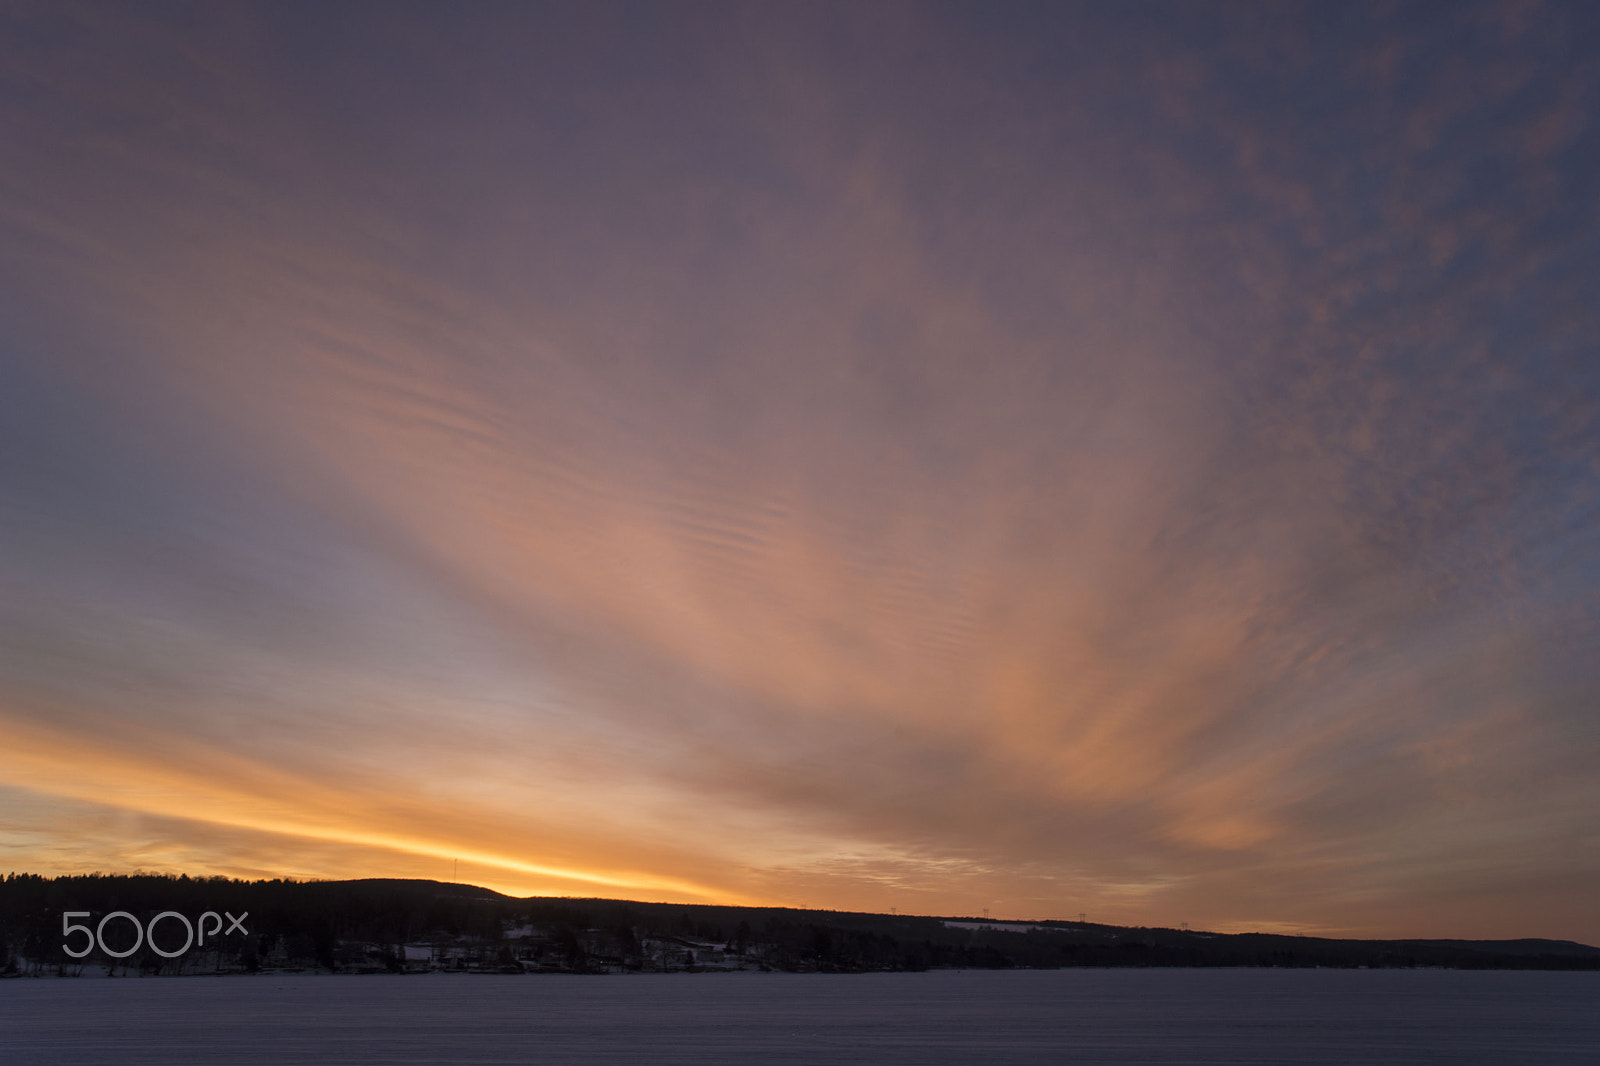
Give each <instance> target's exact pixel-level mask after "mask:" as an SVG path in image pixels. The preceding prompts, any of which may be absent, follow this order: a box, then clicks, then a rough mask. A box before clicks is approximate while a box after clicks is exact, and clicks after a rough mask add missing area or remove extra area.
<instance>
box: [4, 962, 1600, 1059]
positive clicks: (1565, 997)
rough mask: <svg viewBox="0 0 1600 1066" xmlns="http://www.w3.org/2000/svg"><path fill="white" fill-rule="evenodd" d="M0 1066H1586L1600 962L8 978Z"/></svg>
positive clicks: (1595, 1026) (1596, 1035)
mask: <svg viewBox="0 0 1600 1066" xmlns="http://www.w3.org/2000/svg"><path fill="white" fill-rule="evenodd" d="M0 1062H4V1063H6V1064H8V1066H22V1064H34V1063H94V1064H102V1063H206V1064H232V1063H273V1064H281V1063H307V1062H318V1063H321V1062H326V1063H523V1062H527V1063H589V1062H623V1063H649V1064H651V1066H673V1064H680V1063H694V1064H695V1066H704V1064H706V1063H710V1062H763V1063H796V1062H826V1063H832V1062H863V1063H867V1062H870V1063H1039V1062H1045V1063H1353V1062H1360V1063H1452V1064H1462V1063H1497V1064H1498V1063H1506V1064H1510V1063H1516V1064H1519V1066H1520V1064H1527V1063H1541V1064H1543V1063H1589V1064H1593V1063H1597V1062H1600V972H1589V973H1550V972H1530V971H1516V972H1505V971H1501V972H1462V971H1453V970H1048V971H1023V972H1018V971H972V970H968V971H934V972H931V973H921V974H856V975H826V974H781V973H769V974H762V973H726V974H671V975H637V976H634V975H629V976H612V977H564V976H526V977H499V976H475V975H446V974H429V975H425V976H408V977H378V976H371V977H336V976H312V975H282V976H274V975H263V976H257V977H190V978H182V977H168V978H148V979H139V978H115V979H110V978H105V977H99V978H91V977H82V978H78V979H76V980H72V979H38V980H29V979H19V980H10V981H0Z"/></svg>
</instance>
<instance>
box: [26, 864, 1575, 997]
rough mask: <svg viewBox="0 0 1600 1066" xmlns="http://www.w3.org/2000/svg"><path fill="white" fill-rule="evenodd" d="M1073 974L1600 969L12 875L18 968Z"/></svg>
mask: <svg viewBox="0 0 1600 1066" xmlns="http://www.w3.org/2000/svg"><path fill="white" fill-rule="evenodd" d="M1067 966H1290V967H1311V966H1332V967H1362V966H1366V967H1411V966H1438V967H1451V968H1459V969H1563V970H1576V969H1582V970H1594V969H1600V949H1596V948H1593V947H1589V946H1587V945H1583V944H1577V943H1573V942H1571V941H1563V940H1537V939H1524V940H1502V941H1482V940H1331V939H1324V938H1320V937H1308V936H1306V937H1303V936H1283V935H1274V934H1268V933H1234V934H1225V933H1208V932H1202V931H1191V930H1183V929H1160V928H1154V929H1148V928H1143V927H1135V928H1130V927H1124V926H1112V925H1099V924H1095V923H1092V922H1068V921H1040V922H1028V923H1023V922H1000V921H987V920H985V919H982V918H973V917H961V916H953V917H947V918H938V917H921V916H910V915H890V914H863V913H852V912H841V911H825V910H796V909H792V908H784V907H723V906H702V905H686V904H674V903H641V902H635V901H628V900H607V899H568V898H548V897H530V898H527V899H517V898H514V897H511V896H505V895H502V894H500V893H498V892H494V891H491V890H489V889H485V888H478V887H475V886H472V885H459V884H445V883H440V882H437V881H402V880H380V879H373V880H360V881H285V880H277V881H235V880H228V879H225V878H189V877H169V876H153V875H134V876H102V875H90V876H82V877H58V878H46V877H40V876H37V875H30V874H13V875H11V876H9V877H7V878H5V880H4V881H0V975H8V976H17V975H46V974H59V975H100V974H108V973H109V974H112V975H122V974H150V975H154V974H201V973H219V972H221V973H259V972H284V971H321V972H348V973H415V972H428V971H439V970H444V971H464V972H480V973H482V972H498V973H628V972H651V973H659V972H663V971H691V972H705V971H711V970H736V969H744V970H786V971H822V972H838V973H847V972H848V973H854V972H864V971H873V970H926V969H931V968H953V967H961V968H994V969H1001V968H1012V967H1021V968H1058V967H1067Z"/></svg>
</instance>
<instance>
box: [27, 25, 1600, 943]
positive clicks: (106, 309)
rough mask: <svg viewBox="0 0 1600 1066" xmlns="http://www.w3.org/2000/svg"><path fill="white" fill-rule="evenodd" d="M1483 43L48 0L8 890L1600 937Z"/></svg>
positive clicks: (1581, 382)
mask: <svg viewBox="0 0 1600 1066" xmlns="http://www.w3.org/2000/svg"><path fill="white" fill-rule="evenodd" d="M357 10H359V12H360V13H359V14H356V13H355V12H356V11H357ZM1499 13H1500V9H1499V8H1498V7H1495V6H1492V5H1488V6H1481V7H1479V6H1469V7H1468V8H1464V9H1462V10H1461V11H1460V12H1431V13H1423V12H1412V13H1409V14H1405V13H1402V14H1401V15H1399V16H1397V17H1396V18H1395V19H1389V20H1387V21H1386V20H1385V18H1383V17H1379V16H1378V15H1375V14H1372V13H1370V12H1369V13H1359V14H1357V13H1348V14H1338V13H1335V12H1332V11H1320V10H1310V9H1306V10H1302V9H1295V10H1294V11H1292V12H1288V11H1286V12H1284V13H1280V14H1279V15H1276V16H1274V17H1273V18H1271V19H1261V20H1258V19H1256V18H1255V17H1254V15H1252V17H1251V18H1250V19H1249V20H1245V19H1242V18H1240V17H1238V13H1237V12H1231V11H1228V10H1220V11H1219V10H1207V11H1204V12H1198V11H1195V12H1190V11H1182V10H1181V9H1180V11H1179V12H1176V13H1175V16H1174V19H1175V21H1174V24H1173V26H1171V27H1169V28H1164V29H1163V28H1154V27H1150V26H1143V25H1135V24H1134V23H1135V22H1137V20H1136V19H1134V17H1133V16H1132V15H1131V14H1127V15H1116V14H1113V13H1098V14H1096V13H1091V12H1061V13H1055V14H1047V13H1041V14H1037V15H1029V16H1027V17H1026V19H1024V21H1027V20H1028V19H1037V20H1038V21H1037V22H1036V23H1030V24H1029V25H1027V26H1019V25H1011V24H1008V23H1007V22H1006V18H1009V17H1015V18H1019V19H1021V18H1023V16H1021V15H1020V14H1015V13H1014V15H1013V16H1004V17H1003V16H1001V15H994V16H988V15H984V14H980V13H979V12H977V11H976V10H975V9H974V10H972V11H954V12H947V13H943V14H936V13H934V12H933V11H931V10H924V9H908V10H905V11H898V12H892V13H880V14H878V15H859V14H849V13H845V12H842V11H826V12H811V13H807V14H803V15H795V16H792V17H791V23H790V24H785V25H783V26H778V25H777V24H775V23H772V22H769V21H768V17H769V16H768V15H760V14H758V13H756V12H754V11H753V9H752V10H745V11H743V12H741V13H739V14H738V15H737V17H729V18H727V19H720V18H712V17H709V16H706V17H696V18H693V19H688V18H685V19H683V20H680V21H675V22H674V23H673V24H672V25H663V26H659V27H656V28H655V29H653V30H650V31H649V32H645V31H644V30H643V29H640V28H639V27H632V26H630V25H629V19H627V18H623V17H622V16H621V15H620V14H619V13H617V12H599V13H596V14H593V15H584V16H579V15H576V14H571V13H569V14H566V15H559V16H557V15H552V16H549V18H548V19H546V18H545V16H537V17H536V16H535V15H533V14H531V13H500V14H497V15H495V16H493V17H490V15H489V14H487V13H479V14H478V15H473V16H463V17H461V18H459V19H449V20H444V19H429V20H421V19H413V18H410V17H401V16H399V15H396V14H393V13H386V12H384V11H383V10H382V9H372V10H367V9H355V8H352V9H350V10H348V11H346V12H345V13H344V14H328V15H323V16H316V17H315V18H312V17H311V16H309V15H307V14H305V13H303V12H299V11H292V10H289V9H272V8H264V9H259V10H257V9H248V8H245V9H237V10H233V11H231V12H230V13H217V12H213V13H210V14H205V15H203V16H200V17H198V19H197V21H195V22H194V24H192V25H188V26H185V27H179V26H176V25H167V24H165V23H163V22H162V21H161V20H160V19H157V18H155V17H153V16H150V15H147V14H142V13H134V12H124V11H122V10H120V9H115V8H107V7H99V6H88V7H83V8H73V7H58V8H52V9H51V10H50V11H48V12H45V11H41V12H36V13H32V14H25V15H13V16H11V18H12V28H13V30H14V31H15V32H14V34H13V35H12V37H11V40H12V41H13V43H12V44H10V45H8V46H7V52H6V56H5V57H6V62H5V64H4V69H5V70H6V71H7V74H6V76H5V77H6V80H5V83H4V86H3V89H0V122H3V127H0V129H3V135H4V138H5V141H6V144H7V153H8V157H9V158H11V159H14V160H16V161H17V163H16V165H9V166H8V167H7V168H6V169H5V172H4V174H0V191H3V194H4V196H3V203H4V204H5V206H4V207H3V208H0V232H3V233H4V234H5V242H4V247H5V248H6V251H4V252H3V253H0V271H3V272H4V276H5V277H6V278H7V279H8V285H9V287H10V288H11V290H12V291H13V292H14V293H20V294H26V295H25V296H12V297H8V298H7V303H6V322H7V325H6V327H5V332H4V334H3V339H4V343H5V352H4V355H3V356H0V359H3V362H0V374H4V375H5V377H4V382H3V383H0V384H4V385H6V386H8V387H6V388H4V389H0V393H3V395H0V416H3V418H4V423H3V425H4V430H5V433H6V436H5V438H4V441H3V443H0V474H3V475H4V481H3V482H0V520H3V522H4V529H5V532H6V536H5V538H4V540H3V542H0V563H3V564H4V567H5V570H4V572H5V574H6V579H5V580H6V584H5V590H6V596H5V599H4V603H3V604H0V624H3V626H4V629H3V636H0V653H3V661H0V667H3V669H0V708H3V710H0V729H3V730H4V731H5V735H6V739H7V744H6V745H5V748H4V752H5V754H4V757H3V758H0V787H4V788H6V789H7V790H8V791H7V792H6V795H7V796H8V797H12V799H10V800H8V801H7V804H6V808H5V809H6V811H7V812H8V813H6V814H5V815H4V816H0V835H3V837H0V839H3V840H4V841H5V843H6V847H7V852H6V855H7V856H8V861H9V862H11V863H12V864H13V865H16V866H18V867H19V868H20V867H25V866H29V865H34V866H44V867H49V868H52V869H68V868H81V867H83V866H96V865H100V866H111V865H119V864H120V865H139V864H144V865H149V866H156V867H163V866H164V867H170V868H178V867H184V868H189V869H191V870H195V871H197V872H198V871H201V870H204V869H215V870H221V871H225V872H253V871H283V872H291V873H298V874H305V875H334V874H355V873H358V872H385V871H393V872H405V873H407V874H414V875H418V876H423V875H439V874H440V873H442V872H443V866H442V865H441V864H442V863H444V862H445V861H446V860H448V859H460V860H461V861H462V863H463V876H465V874H466V865H467V864H469V863H470V864H472V865H473V868H474V870H475V871H476V872H475V874H474V878H475V879H478V880H483V881H484V882H485V883H490V884H493V885H496V886H497V887H505V888H509V889H513V890H525V891H534V890H538V891H552V892H570V893H573V894H587V893H604V894H640V895H648V896H652V897H656V898H661V897H669V896H670V897H673V898H689V897H694V898H703V899H709V898H720V899H741V900H755V899H777V900H784V901H787V902H810V903H812V904H814V905H828V906H859V907H874V908H887V907H889V906H900V907H902V908H903V909H913V908H916V909H925V910H943V911H967V912H976V910H977V909H978V908H979V907H982V906H989V905H991V904H993V905H994V906H995V907H996V909H997V912H999V911H1006V910H1008V909H1009V910H1010V911H1014V912H1015V913H1016V914H1018V915H1023V914H1033V915H1046V914H1056V915H1062V914H1076V913H1078V912H1079V911H1089V912H1092V913H1095V914H1096V915H1098V916H1100V917H1103V918H1106V919H1107V920H1117V919H1120V920H1127V921H1144V922H1175V921H1178V920H1189V921H1192V922H1202V921H1206V922H1211V923H1214V924H1220V923H1233V924H1235V925H1238V926H1240V927H1244V926H1246V925H1248V926H1249V927H1252V928H1253V927H1260V928H1267V927H1269V926H1270V927H1275V928H1276V927H1283V928H1291V927H1292V928H1301V929H1307V930H1311V929H1333V928H1339V929H1351V930H1363V931H1369V932H1391V933H1401V932H1405V933H1418V934H1421V933H1428V932H1437V933H1441V934H1443V933H1450V932H1461V933H1482V934H1489V933H1508V934H1509V933H1513V932H1515V933H1519V934H1527V933H1551V934H1558V935H1581V936H1587V937H1588V938H1589V939H1591V940H1593V939H1594V938H1595V937H1596V936H1600V933H1596V932H1594V930H1593V926H1592V919H1591V918H1585V917H1584V916H1583V914H1582V908H1581V906H1580V905H1579V902H1578V900H1579V899H1580V897H1581V895H1582V893H1581V892H1579V891H1578V888H1577V886H1579V885H1581V884H1582V883H1583V882H1584V881H1585V879H1591V878H1592V876H1593V874H1594V873H1595V872H1596V871H1595V870H1594V868H1593V862H1592V860H1591V859H1589V858H1587V857H1586V856H1588V855H1590V854H1592V849H1587V850H1586V848H1585V845H1584V841H1587V840H1590V839H1591V838H1592V836H1593V833H1594V827H1595V822H1594V814H1593V812H1594V811H1596V810H1600V802H1596V801H1597V800H1600V795H1596V791H1597V787H1600V786H1597V785H1596V784H1595V782H1594V779H1593V775H1592V774H1590V773H1588V771H1587V770H1586V767H1587V766H1588V765H1589V764H1590V762H1592V759H1593V756H1594V755H1595V754H1596V752H1595V743H1594V735H1593V731H1592V729H1590V728H1589V727H1588V726H1587V724H1586V722H1587V718H1588V717H1589V709H1588V706H1587V704H1586V702H1585V700H1586V699H1587V695H1586V694H1587V693H1588V692H1589V691H1590V690H1591V689H1592V681H1593V670H1594V667H1593V665H1592V663H1591V662H1590V661H1589V658H1590V657H1589V656H1588V655H1587V651H1588V650H1589V649H1590V648H1592V644H1593V637H1594V635H1595V622H1596V617H1597V615H1596V610H1595V606H1596V598H1595V580H1596V577H1597V575H1600V568H1597V567H1596V565H1595V560H1596V559H1597V558H1600V554H1597V551H1596V549H1597V545H1596V542H1595V536H1594V534H1593V533H1592V530H1593V529H1594V528H1596V527H1595V526H1594V524H1593V522H1592V519H1593V517H1594V512H1595V509H1596V505H1597V500H1600V497H1597V496H1596V494H1595V492H1594V489H1593V486H1594V484H1595V477H1596V475H1597V474H1600V434H1597V433H1596V432H1595V426H1596V421H1595V420H1596V417H1597V414H1600V399H1597V396H1600V392H1597V387H1600V380H1597V378H1596V375H1595V371H1594V370H1593V360H1592V359H1591V358H1589V357H1590V356H1591V355H1592V352H1590V351H1589V350H1588V349H1589V348H1590V347H1592V342H1591V341H1590V340H1589V338H1591V337H1592V336H1593V327H1594V326H1595V325H1596V323H1595V322H1594V317H1595V313H1594V311H1593V309H1592V308H1591V307H1590V306H1589V303H1588V302H1587V301H1585V300H1584V299H1583V298H1582V297H1583V293H1584V288H1585V286H1584V284H1583V281H1582V279H1583V278H1586V277H1588V276H1591V273H1592V271H1591V268H1592V267H1594V266H1595V265H1596V264H1595V258H1596V246H1595V242H1594V234H1595V232H1596V230H1595V227H1594V222H1595V219H1594V218H1593V207H1592V204H1591V205H1589V206H1588V207H1587V208H1585V207H1584V206H1583V205H1584V203H1585V202H1586V200H1585V198H1584V197H1583V196H1582V195H1581V194H1580V190H1582V189H1584V188H1586V187H1587V186H1586V185H1585V184H1584V181H1585V180H1586V178H1585V175H1589V172H1590V171H1591V170H1592V169H1593V165H1592V160H1593V158H1594V152H1593V144H1592V140H1593V136H1592V131H1591V129H1590V124H1589V116H1590V115H1591V114H1592V113H1593V109H1594V105H1595V92H1596V85H1597V80H1596V74H1595V70H1594V69H1593V68H1592V67H1589V66H1585V65H1584V64H1583V63H1582V62H1580V61H1579V60H1578V59H1577V58H1575V56H1574V54H1573V53H1571V52H1570V51H1569V50H1566V46H1564V45H1563V44H1562V43H1561V42H1562V41H1564V40H1567V39H1569V38H1571V36H1572V35H1573V34H1577V35H1579V36H1580V37H1581V36H1583V35H1589V36H1592V35H1593V33H1594V32H1595V27H1594V26H1593V25H1592V24H1591V23H1592V20H1588V19H1587V18H1586V17H1585V16H1579V15H1577V14H1575V13H1574V12H1573V10H1572V9H1570V8H1557V9H1554V10H1551V11H1545V12H1543V13H1536V14H1534V15H1532V16H1530V17H1529V18H1528V19H1526V20H1524V21H1523V22H1520V23H1519V22H1517V21H1516V20H1515V19H1509V18H1501V17H1499ZM1480 16H1481V17H1480ZM1491 16H1492V17H1491ZM641 17H642V16H641ZM770 17H771V18H777V17H778V16H777V15H776V14H772V15H771V16H770ZM308 20H309V21H308ZM1518 27H1521V28H1518ZM1441 33H1444V34H1446V35H1447V36H1449V37H1450V40H1453V41H1455V42H1456V43H1455V44H1453V45H1452V44H1447V43H1441V41H1440V39H1439V36H1438V35H1439V34H1441ZM1584 39H1587V38H1584ZM1469 75H1470V76H1469ZM1590 176H1592V175H1590ZM1586 346H1587V347H1586ZM11 812H16V813H11ZM124 817H127V818H131V819H132V821H118V819H120V818H124ZM429 871H431V872H432V873H431V874H429V873H428V872H429ZM1563 886H1565V887H1563ZM1517 900H1522V901H1524V902H1525V904H1526V905H1527V906H1528V907H1534V908H1537V913H1535V914H1533V915H1532V916H1530V915H1529V914H1528V913H1526V912H1518V913H1517V914H1515V915H1514V916H1513V917H1507V918H1505V919H1504V921H1501V922H1500V924H1495V921H1499V920H1498V919H1497V920H1495V921H1491V920H1490V919H1489V918H1487V917H1485V916H1484V910H1485V908H1486V907H1487V906H1488V905H1489V904H1490V903H1491V902H1493V903H1497V904H1498V903H1500V902H1505V901H1513V902H1514V901H1517ZM1541 915H1542V916H1541ZM1586 922H1587V923H1589V924H1585V923H1586Z"/></svg>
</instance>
